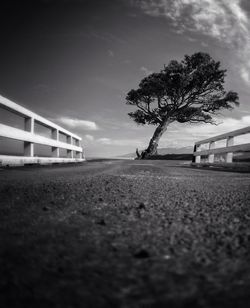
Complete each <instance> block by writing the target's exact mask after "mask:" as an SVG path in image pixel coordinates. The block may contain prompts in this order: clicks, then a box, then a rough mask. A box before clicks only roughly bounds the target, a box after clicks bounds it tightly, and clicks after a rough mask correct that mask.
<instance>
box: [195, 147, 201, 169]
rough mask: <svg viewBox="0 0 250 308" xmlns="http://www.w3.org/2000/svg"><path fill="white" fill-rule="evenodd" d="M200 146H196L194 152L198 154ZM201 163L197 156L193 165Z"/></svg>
mask: <svg viewBox="0 0 250 308" xmlns="http://www.w3.org/2000/svg"><path fill="white" fill-rule="evenodd" d="M200 146H201V145H200V144H197V145H196V152H199V149H200ZM200 162H201V157H200V155H199V156H195V163H196V164H199V163H200Z"/></svg>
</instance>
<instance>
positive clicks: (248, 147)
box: [193, 126, 250, 164]
mask: <svg viewBox="0 0 250 308" xmlns="http://www.w3.org/2000/svg"><path fill="white" fill-rule="evenodd" d="M248 133H250V126H248V127H245V128H242V129H238V130H234V131H232V132H229V133H226V134H222V135H218V136H215V137H212V138H208V139H205V140H201V141H198V142H196V143H195V146H194V152H193V155H194V157H195V163H198V164H199V163H201V156H208V163H214V161H215V160H214V156H215V155H216V154H226V160H225V161H226V163H232V162H233V153H235V152H244V151H250V143H245V144H239V145H234V137H236V136H241V135H244V134H248ZM220 140H226V146H225V147H220V148H216V141H220ZM204 144H209V148H208V150H201V145H204Z"/></svg>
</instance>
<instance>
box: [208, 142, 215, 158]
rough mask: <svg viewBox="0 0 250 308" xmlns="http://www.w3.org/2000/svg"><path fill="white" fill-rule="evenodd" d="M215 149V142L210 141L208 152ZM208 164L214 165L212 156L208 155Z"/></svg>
mask: <svg viewBox="0 0 250 308" xmlns="http://www.w3.org/2000/svg"><path fill="white" fill-rule="evenodd" d="M214 148H215V142H214V141H211V142H210V143H209V150H212V149H214ZM208 162H209V163H214V154H209V155H208Z"/></svg>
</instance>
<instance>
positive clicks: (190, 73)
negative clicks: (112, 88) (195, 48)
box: [126, 52, 239, 158]
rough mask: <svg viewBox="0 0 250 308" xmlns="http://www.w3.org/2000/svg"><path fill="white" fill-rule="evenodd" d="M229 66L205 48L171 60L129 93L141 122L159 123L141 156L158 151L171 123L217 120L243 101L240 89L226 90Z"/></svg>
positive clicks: (135, 119) (136, 115)
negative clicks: (204, 51) (238, 90)
mask: <svg viewBox="0 0 250 308" xmlns="http://www.w3.org/2000/svg"><path fill="white" fill-rule="evenodd" d="M225 76H226V70H223V69H221V68H220V62H215V61H214V60H213V59H212V58H211V57H210V55H208V54H206V53H202V52H198V53H195V54H193V55H191V56H188V55H186V56H185V57H184V60H182V61H181V62H178V61H175V60H173V61H171V62H170V63H169V64H168V65H167V66H165V67H164V69H163V70H161V71H160V72H159V73H153V74H151V75H149V76H147V77H145V78H144V79H142V81H141V82H140V84H139V87H138V89H136V90H134V89H133V90H131V91H129V93H128V94H127V97H126V104H128V105H132V106H135V107H136V108H137V109H136V110H135V111H133V112H130V113H129V114H128V115H129V116H130V117H131V118H132V119H133V120H134V121H135V122H136V123H137V124H141V125H146V124H148V125H149V124H151V125H155V126H156V129H155V132H154V134H153V136H152V138H151V140H150V142H149V145H148V147H147V149H145V150H144V151H143V152H142V153H141V156H140V158H147V157H148V156H151V155H155V154H157V147H158V143H159V140H160V138H161V136H162V135H163V133H164V132H165V131H166V130H167V128H168V126H169V125H170V124H171V123H173V122H179V123H185V122H189V123H201V122H203V123H211V124H216V123H215V120H214V116H215V115H217V114H218V113H219V112H220V111H221V110H222V109H230V110H231V109H233V108H234V106H238V105H239V101H238V100H239V97H238V94H237V93H236V92H233V91H229V92H226V91H225V89H224V79H225Z"/></svg>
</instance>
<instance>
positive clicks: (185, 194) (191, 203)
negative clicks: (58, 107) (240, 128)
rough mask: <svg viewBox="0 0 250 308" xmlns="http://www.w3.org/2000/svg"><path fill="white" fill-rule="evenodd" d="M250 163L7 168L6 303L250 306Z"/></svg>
mask: <svg viewBox="0 0 250 308" xmlns="http://www.w3.org/2000/svg"><path fill="white" fill-rule="evenodd" d="M249 260H250V174H249V173H238V172H224V171H215V170H203V169H194V168H190V166H189V165H188V164H187V163H185V162H176V161H130V160H103V161H101V160H100V161H98V160H97V161H89V162H85V163H83V164H81V165H74V166H51V167H49V166H47V167H22V168H14V169H1V170H0V277H1V278H0V306H1V307H3V308H5V307H6V308H7V307H8V308H9V307H11V308H12V307H46V308H47V307H84V308H85V307H122V308H127V307H132V308H133V307H224V306H225V307H248V306H250V293H249V289H250V262H249Z"/></svg>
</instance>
